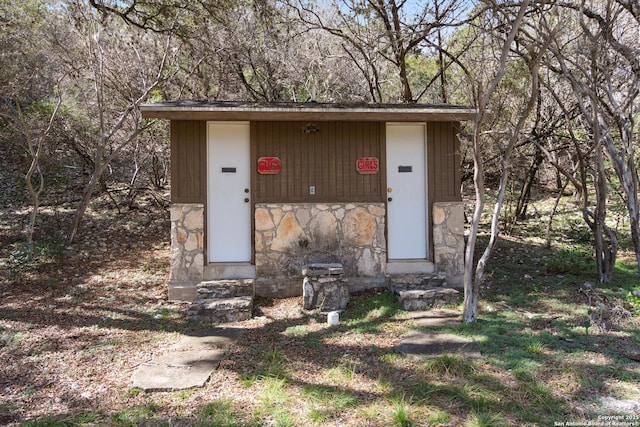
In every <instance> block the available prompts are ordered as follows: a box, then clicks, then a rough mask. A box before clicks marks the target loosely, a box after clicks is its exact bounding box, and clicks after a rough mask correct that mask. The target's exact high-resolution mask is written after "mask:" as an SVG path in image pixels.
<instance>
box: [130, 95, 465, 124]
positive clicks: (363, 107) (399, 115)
mask: <svg viewBox="0 0 640 427" xmlns="http://www.w3.org/2000/svg"><path fill="white" fill-rule="evenodd" d="M140 109H141V110H142V114H143V116H144V117H146V118H161V119H172V120H264V121H274V120H316V121H329V120H332V121H333V120H337V121H465V120H471V119H472V118H473V116H474V115H475V114H477V110H476V109H475V108H472V107H465V106H459V105H450V104H374V103H371V104H368V103H321V102H269V103H262V102H249V101H186V100H180V101H170V102H161V103H155V104H143V105H141V107H140Z"/></svg>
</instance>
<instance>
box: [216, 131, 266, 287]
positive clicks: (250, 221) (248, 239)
mask: <svg viewBox="0 0 640 427" xmlns="http://www.w3.org/2000/svg"><path fill="white" fill-rule="evenodd" d="M206 123H207V124H206V126H207V131H206V164H207V191H206V200H207V205H206V206H207V208H206V209H205V215H206V221H205V228H206V239H205V246H206V254H205V266H207V265H210V266H212V267H213V266H216V265H227V264H230V265H232V264H239V265H249V264H252V263H253V262H254V261H253V260H254V241H253V239H252V236H253V215H254V212H253V210H254V209H253V200H252V193H253V191H252V174H251V123H250V122H249V121H207V122H206ZM214 125H243V126H246V128H247V141H246V143H247V147H246V149H247V153H246V154H247V158H246V168H247V177H248V188H249V193H248V194H247V197H249V198H250V201H249V202H248V203H247V205H248V206H249V208H248V209H249V215H248V218H247V220H248V224H246V229H247V230H246V231H247V236H246V243H248V244H249V256H248V259H247V260H240V261H212V260H211V255H212V254H211V251H212V246H213V245H212V242H213V240H212V239H213V238H214V236H213V233H212V227H211V224H210V222H211V221H212V218H213V217H212V213H213V212H214V210H213V201H212V200H211V191H212V190H211V189H210V188H209V187H210V182H211V179H212V174H213V171H212V168H211V166H212V162H211V156H212V153H211V148H210V143H211V137H212V133H211V127H212V126H214ZM219 274H222V275H226V274H227V273H226V272H222V273H216V275H219Z"/></svg>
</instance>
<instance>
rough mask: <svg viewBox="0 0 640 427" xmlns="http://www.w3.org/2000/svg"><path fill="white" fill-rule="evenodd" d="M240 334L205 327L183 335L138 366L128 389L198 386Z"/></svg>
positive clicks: (234, 331) (207, 376)
mask: <svg viewBox="0 0 640 427" xmlns="http://www.w3.org/2000/svg"><path fill="white" fill-rule="evenodd" d="M241 333H242V330H241V329H239V328H208V329H203V330H199V331H196V332H194V333H193V334H191V335H184V336H182V337H181V338H180V340H178V342H177V343H176V344H174V345H173V346H171V347H169V349H168V351H167V352H165V353H164V354H161V355H159V356H157V357H155V358H154V359H153V360H151V361H149V362H146V363H143V364H141V365H140V366H138V368H137V369H136V370H135V371H134V373H133V375H132V377H131V381H132V386H133V387H134V388H140V389H142V390H144V391H173V390H182V389H187V388H193V387H202V386H204V384H205V383H206V382H207V380H208V379H209V377H210V376H211V373H212V372H213V371H214V370H215V369H216V368H217V367H218V365H219V364H220V361H221V360H222V359H223V358H224V354H225V349H226V348H227V347H228V346H230V345H231V344H233V343H234V342H235V341H237V340H238V338H239V337H240V335H241Z"/></svg>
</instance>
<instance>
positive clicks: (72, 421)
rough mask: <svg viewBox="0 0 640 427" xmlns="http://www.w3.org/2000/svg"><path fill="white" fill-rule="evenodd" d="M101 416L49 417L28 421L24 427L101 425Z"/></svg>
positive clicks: (83, 414)
mask: <svg viewBox="0 0 640 427" xmlns="http://www.w3.org/2000/svg"><path fill="white" fill-rule="evenodd" d="M99 420H100V416H99V415H97V414H85V413H82V414H76V415H47V416H45V417H40V418H36V419H33V420H27V421H25V422H24V424H23V426H24V427H75V426H80V427H82V426H96V425H99V422H98V421H99Z"/></svg>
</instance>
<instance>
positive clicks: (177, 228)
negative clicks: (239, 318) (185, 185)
mask: <svg viewBox="0 0 640 427" xmlns="http://www.w3.org/2000/svg"><path fill="white" fill-rule="evenodd" d="M169 210H170V212H171V271H170V273H169V296H168V297H169V300H180V301H193V300H195V299H196V294H197V291H196V286H197V284H198V283H200V282H201V281H202V278H203V271H204V259H205V258H204V205H203V204H198V203H189V204H182V203H175V204H173V205H171V207H170V208H169Z"/></svg>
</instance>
